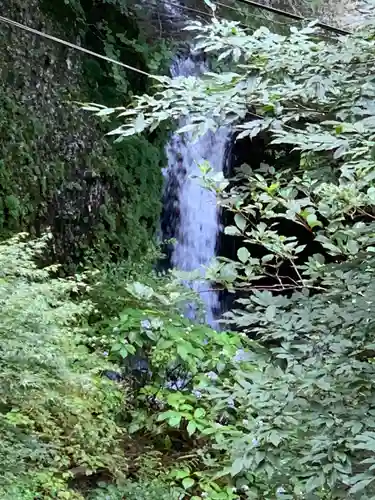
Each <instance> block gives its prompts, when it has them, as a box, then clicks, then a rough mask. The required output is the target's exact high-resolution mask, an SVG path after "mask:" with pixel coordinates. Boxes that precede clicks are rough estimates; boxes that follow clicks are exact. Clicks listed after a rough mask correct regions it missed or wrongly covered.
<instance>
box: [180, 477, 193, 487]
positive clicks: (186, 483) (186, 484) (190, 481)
mask: <svg viewBox="0 0 375 500" xmlns="http://www.w3.org/2000/svg"><path fill="white" fill-rule="evenodd" d="M194 484H195V481H194V479H193V478H192V477H186V478H185V479H183V480H182V486H183V487H184V488H185V490H187V489H189V488H191V487H192V486H194Z"/></svg>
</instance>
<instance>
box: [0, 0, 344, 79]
mask: <svg viewBox="0 0 375 500" xmlns="http://www.w3.org/2000/svg"><path fill="white" fill-rule="evenodd" d="M236 1H238V2H240V3H244V4H246V5H250V6H253V7H256V8H259V9H263V10H266V11H268V12H272V13H273V14H278V15H280V16H284V17H288V18H289V19H294V20H296V21H305V18H303V17H302V16H299V15H297V14H292V13H289V12H286V11H283V10H280V9H277V8H275V7H270V6H267V5H262V4H259V3H258V2H254V1H253V0H236ZM173 4H176V3H175V2H173ZM220 5H221V6H222V7H224V4H222V3H220ZM176 6H178V7H180V8H182V9H184V8H185V9H188V10H191V11H193V9H192V8H190V7H187V8H186V7H185V6H183V5H181V4H176ZM225 7H228V6H225ZM194 11H195V12H196V13H199V14H201V15H203V14H204V15H209V14H208V13H207V14H206V13H204V12H203V11H198V9H194ZM0 22H4V23H6V24H9V25H11V26H15V27H17V28H19V29H22V30H25V31H28V32H29V33H33V34H34V35H38V36H41V37H43V38H47V39H48V40H51V41H53V42H57V43H60V44H62V45H65V46H66V47H70V48H72V49H75V50H79V51H81V52H84V53H85V54H89V55H91V56H94V57H97V58H99V59H103V60H105V61H107V62H110V63H112V64H117V65H119V66H122V67H123V68H125V69H128V70H130V71H134V72H136V73H139V74H141V75H144V76H147V77H148V78H156V77H155V76H154V75H152V74H151V73H148V72H147V71H143V70H141V69H138V68H135V67H133V66H130V65H129V64H125V63H123V62H120V61H117V60H116V59H112V58H111V57H107V56H105V55H103V54H99V53H97V52H93V51H92V50H89V49H86V48H84V47H81V46H79V45H76V44H74V43H71V42H68V41H67V40H63V39H62V38H58V37H55V36H53V35H49V34H48V33H44V32H42V31H39V30H36V29H34V28H30V27H29V26H26V25H24V24H21V23H18V22H17V21H13V20H12V19H9V18H7V17H4V16H0ZM316 25H317V26H319V27H320V28H322V29H324V30H327V31H331V32H334V33H338V34H341V35H350V34H351V33H350V32H349V31H346V30H343V29H341V28H336V27H334V26H330V25H328V24H325V23H321V22H317V23H316Z"/></svg>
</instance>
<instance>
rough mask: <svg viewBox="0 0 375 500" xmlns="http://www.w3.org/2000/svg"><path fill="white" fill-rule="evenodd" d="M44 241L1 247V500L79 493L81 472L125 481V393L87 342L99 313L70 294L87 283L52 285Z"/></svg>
mask: <svg viewBox="0 0 375 500" xmlns="http://www.w3.org/2000/svg"><path fill="white" fill-rule="evenodd" d="M45 246H46V239H44V240H41V241H38V242H36V243H33V244H31V243H27V242H26V241H24V238H23V237H22V235H21V236H19V237H17V238H14V239H13V240H10V241H8V242H5V243H3V244H1V245H0V269H1V271H0V304H1V307H0V325H1V327H0V335H1V351H0V355H1V370H0V379H1V384H0V401H1V407H0V433H1V446H0V466H1V470H2V475H1V480H0V496H1V498H4V499H8V498H9V499H10V498H12V499H14V498H17V499H20V500H21V499H22V500H27V499H30V500H31V499H35V498H40V499H42V498H46V499H47V498H48V499H49V498H66V499H72V500H73V499H78V498H81V496H80V495H79V494H78V493H75V492H74V490H69V489H68V482H69V481H70V480H71V479H72V478H73V477H75V475H76V474H77V473H78V471H79V470H81V471H83V475H84V476H89V475H91V474H93V473H95V472H97V471H100V470H103V471H107V473H110V474H112V475H113V476H114V477H116V476H117V477H121V476H122V475H123V473H124V472H125V470H126V460H125V457H124V454H123V451H122V449H121V446H120V439H121V438H122V436H123V431H122V430H121V429H120V428H119V427H118V425H117V423H116V419H117V416H118V414H119V411H120V409H121V406H122V401H123V397H122V394H121V392H120V391H119V389H118V388H117V387H116V386H115V385H114V384H113V383H112V382H110V381H109V380H107V379H103V378H101V377H99V374H100V372H101V371H102V370H104V369H105V368H106V366H107V364H106V363H105V361H104V359H103V358H99V357H97V356H96V355H95V354H89V353H88V352H87V349H85V348H84V347H83V346H82V345H80V343H79V342H80V337H81V336H82V331H81V333H80V325H84V322H85V318H86V317H87V316H88V314H89V312H90V310H91V309H92V307H93V306H92V304H91V303H90V302H88V301H81V302H80V303H76V302H75V301H73V300H72V299H71V298H70V297H71V294H72V293H75V294H77V293H78V292H79V291H80V289H83V290H84V287H85V285H84V283H82V282H79V281H76V280H74V279H71V280H62V279H52V278H51V277H50V275H51V272H55V271H56V270H55V269H54V268H42V269H40V268H38V267H37V266H36V264H35V263H34V256H35V255H36V256H40V255H41V252H42V251H45Z"/></svg>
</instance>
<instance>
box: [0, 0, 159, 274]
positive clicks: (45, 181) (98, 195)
mask: <svg viewBox="0 0 375 500" xmlns="http://www.w3.org/2000/svg"><path fill="white" fill-rule="evenodd" d="M50 7H51V2H49V4H47V2H45V3H43V2H38V1H37V0H27V1H26V2H22V4H21V3H19V2H18V1H16V0H5V5H4V7H2V8H3V14H4V15H8V16H9V17H12V18H17V19H18V20H19V21H21V22H22V21H24V22H25V24H29V25H33V26H35V27H38V28H39V29H42V30H45V31H46V32H48V33H53V34H55V35H56V36H60V37H61V38H64V39H69V40H75V38H73V37H77V36H78V35H79V36H80V38H81V42H82V45H84V46H85V47H88V48H89V49H91V50H95V51H98V52H100V53H107V54H108V55H111V56H112V57H116V58H118V59H120V60H126V61H127V62H129V60H131V63H132V65H134V66H136V67H139V68H140V69H144V70H147V60H148V59H150V61H151V62H152V64H154V62H155V60H158V58H157V57H156V59H155V57H152V56H153V54H154V53H153V52H152V50H150V49H149V48H147V50H146V49H145V44H143V43H142V40H141V36H140V34H139V31H138V29H137V25H136V22H135V21H134V18H133V17H131V15H130V12H129V11H127V12H126V14H124V12H125V10H124V7H123V6H122V5H121V4H120V3H119V2H111V3H108V2H105V1H104V0H103V1H100V2H98V1H94V0H84V1H82V2H81V3H79V4H78V2H75V3H73V2H65V3H64V2H63V1H59V2H57V4H56V5H55V3H54V4H53V11H52V10H51V9H50ZM120 35H122V36H120ZM0 52H1V53H2V64H1V67H0V237H1V238H6V237H8V236H10V235H11V234H13V233H14V232H16V231H20V230H27V231H30V232H31V233H32V234H36V235H38V234H40V233H41V232H42V231H43V230H44V229H45V228H46V227H47V226H49V227H51V228H52V231H53V233H54V235H55V241H54V245H53V253H54V257H55V258H58V259H59V260H60V261H62V262H64V263H65V264H66V265H67V266H68V268H71V267H74V266H75V265H76V263H77V262H79V261H82V259H84V257H85V255H86V253H87V251H88V250H89V251H90V252H91V251H92V250H95V251H100V252H102V254H103V255H106V256H111V257H114V258H122V257H126V256H137V255H139V253H140V252H142V251H143V249H145V248H146V247H147V245H148V242H149V240H150V238H152V237H153V235H154V234H155V229H156V225H157V223H158V219H159V214H160V198H161V187H162V179H161V167H162V166H163V163H164V161H165V159H164V153H163V137H162V136H161V135H159V136H158V135H154V136H153V137H152V138H151V137H136V138H130V139H129V140H127V141H124V142H123V143H121V144H118V145H113V144H111V143H110V142H108V141H107V140H106V139H105V138H104V134H105V132H106V131H107V130H108V128H109V127H110V125H109V124H108V123H100V122H98V121H97V120H95V119H94V118H92V117H90V116H87V115H86V114H84V113H82V112H80V111H78V109H77V108H76V107H75V106H74V105H73V104H72V103H73V102H74V101H87V100H90V101H97V102H101V103H105V104H107V105H112V104H115V105H121V104H123V103H124V102H127V101H129V99H130V98H131V96H132V95H133V93H140V92H143V91H144V90H146V89H147V85H148V82H147V79H146V78H145V77H143V76H142V75H138V74H136V73H130V72H128V71H124V70H122V68H119V67H114V65H111V64H109V63H106V62H104V61H100V60H96V59H93V58H91V57H88V56H85V55H82V54H81V53H79V52H77V51H72V50H70V49H66V48H65V47H63V46H61V45H59V44H54V43H52V42H49V41H45V40H43V39H40V38H38V37H36V36H34V35H30V34H28V33H25V32H22V31H20V30H18V29H16V28H9V27H8V28H6V29H4V30H2V31H1V32H0ZM158 57H159V59H160V60H162V57H161V56H160V53H158Z"/></svg>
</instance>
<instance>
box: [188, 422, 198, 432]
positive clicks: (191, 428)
mask: <svg viewBox="0 0 375 500" xmlns="http://www.w3.org/2000/svg"><path fill="white" fill-rule="evenodd" d="M196 429H197V424H196V423H195V421H194V420H190V422H189V424H188V426H187V432H188V434H189V436H192V435H193V434H194V432H195V431H196Z"/></svg>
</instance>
